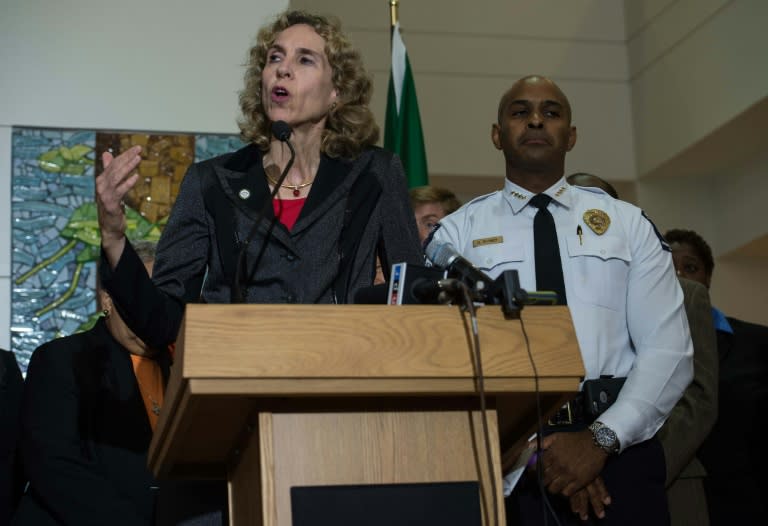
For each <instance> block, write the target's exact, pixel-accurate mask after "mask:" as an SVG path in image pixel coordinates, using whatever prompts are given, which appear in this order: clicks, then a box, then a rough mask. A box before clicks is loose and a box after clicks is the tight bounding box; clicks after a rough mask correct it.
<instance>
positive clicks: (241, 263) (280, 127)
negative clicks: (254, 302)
mask: <svg viewBox="0 0 768 526" xmlns="http://www.w3.org/2000/svg"><path fill="white" fill-rule="evenodd" d="M291 133H293V130H292V129H291V126H290V125H289V124H288V123H287V122H285V121H275V122H273V123H272V135H274V136H275V138H276V139H277V140H278V141H280V142H284V143H285V144H286V145H287V146H288V149H289V150H290V151H291V158H290V159H288V164H286V165H285V169H284V170H283V173H281V174H280V177H279V178H278V179H277V182H276V183H275V187H274V188H273V189H272V193H271V194H269V199H267V201H266V202H265V203H264V206H262V207H261V211H260V212H259V215H258V216H257V217H256V220H255V221H254V222H253V226H252V227H251V231H250V232H248V236H247V237H246V238H245V241H244V242H243V244H242V245H241V246H240V252H239V253H238V255H237V265H236V266H235V276H234V283H232V291H231V293H230V300H231V303H245V296H244V294H243V289H244V288H247V287H244V281H245V277H246V276H245V275H244V274H245V267H246V265H245V254H246V252H248V245H250V244H251V241H253V238H254V237H255V236H256V232H258V230H259V224H261V220H262V219H264V215H265V214H266V213H267V210H268V209H269V207H270V206H272V201H273V200H274V199H275V196H276V195H277V192H279V191H280V187H281V186H282V184H283V181H285V178H286V176H287V175H288V171H289V170H290V169H291V166H293V161H294V160H295V159H296V150H294V149H293V145H292V144H291V141H289V140H288V139H290V137H291ZM276 220H277V217H275V221H276ZM272 226H274V223H273V225H272ZM270 232H271V227H270ZM265 241H266V240H265ZM265 248H266V242H265V243H264V246H263V247H262V250H261V253H259V257H258V258H257V259H256V264H258V262H259V261H260V260H261V255H262V254H263V252H264V249H265Z"/></svg>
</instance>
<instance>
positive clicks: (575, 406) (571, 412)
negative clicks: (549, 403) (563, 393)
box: [547, 393, 594, 428]
mask: <svg viewBox="0 0 768 526" xmlns="http://www.w3.org/2000/svg"><path fill="white" fill-rule="evenodd" d="M593 421H594V418H591V415H587V414H586V412H585V411H584V395H583V394H582V393H578V394H577V395H576V396H575V397H574V398H573V399H571V400H569V401H568V402H566V403H565V405H563V406H562V407H561V408H560V409H558V410H557V412H556V413H555V414H554V415H552V417H551V418H550V419H549V420H548V421H547V425H548V426H549V427H568V426H578V427H580V428H584V427H587V426H588V425H589V424H591V423H592V422H593Z"/></svg>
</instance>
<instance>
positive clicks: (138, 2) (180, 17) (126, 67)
mask: <svg viewBox="0 0 768 526" xmlns="http://www.w3.org/2000/svg"><path fill="white" fill-rule="evenodd" d="M286 6H287V0H260V1H253V0H220V1H218V2H210V1H203V0H185V1H182V0H163V1H158V0H132V1H130V2H120V3H118V2H104V1H97V0H67V1H58V0H0V247H1V248H0V346H2V347H4V348H10V330H9V324H10V289H11V285H10V273H11V268H10V252H11V251H10V246H11V238H10V213H11V211H10V209H11V206H10V185H11V174H10V170H11V163H10V130H11V127H12V126H50V127H72V128H90V129H95V128H99V129H119V130H131V129H136V130H152V131H183V132H209V133H236V132H237V126H236V124H235V119H236V117H237V92H238V91H239V89H240V87H241V84H242V76H243V72H244V70H243V68H242V67H241V64H243V63H244V62H245V59H246V56H247V49H248V48H249V47H250V45H251V44H252V43H253V40H254V37H255V35H256V31H257V30H258V28H259V26H261V25H262V24H263V22H264V21H266V20H267V19H268V18H269V17H271V16H272V15H274V14H276V13H278V12H279V11H281V10H283V9H284V8H285V7H286Z"/></svg>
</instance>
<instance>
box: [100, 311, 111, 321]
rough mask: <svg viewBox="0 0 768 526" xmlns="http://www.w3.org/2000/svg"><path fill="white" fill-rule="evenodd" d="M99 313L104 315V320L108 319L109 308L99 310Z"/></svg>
mask: <svg viewBox="0 0 768 526" xmlns="http://www.w3.org/2000/svg"><path fill="white" fill-rule="evenodd" d="M101 315H102V316H104V319H105V320H107V319H109V309H104V310H103V311H101Z"/></svg>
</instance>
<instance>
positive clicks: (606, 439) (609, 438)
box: [595, 427, 616, 447]
mask: <svg viewBox="0 0 768 526" xmlns="http://www.w3.org/2000/svg"><path fill="white" fill-rule="evenodd" d="M595 438H596V439H597V441H598V443H599V444H600V445H601V446H603V447H613V446H614V445H616V433H614V432H613V431H612V430H611V429H610V428H607V427H601V428H600V429H598V430H597V432H596V433H595Z"/></svg>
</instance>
